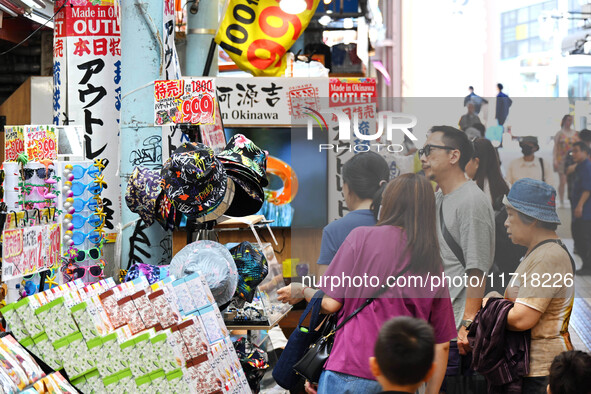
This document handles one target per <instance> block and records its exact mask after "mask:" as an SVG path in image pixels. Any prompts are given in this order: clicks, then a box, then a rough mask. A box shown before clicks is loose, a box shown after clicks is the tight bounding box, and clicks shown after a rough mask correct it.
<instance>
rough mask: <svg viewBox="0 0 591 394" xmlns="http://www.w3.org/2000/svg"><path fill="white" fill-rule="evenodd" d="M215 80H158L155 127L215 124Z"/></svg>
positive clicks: (155, 85) (155, 100) (155, 92)
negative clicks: (180, 124) (182, 124)
mask: <svg viewBox="0 0 591 394" xmlns="http://www.w3.org/2000/svg"><path fill="white" fill-rule="evenodd" d="M215 102H216V99H215V83H214V79H213V78H190V79H173V80H168V81H154V119H155V120H154V124H156V125H160V126H161V125H165V124H179V123H188V124H196V125H199V124H214V123H215V116H216V113H215V112H216V111H215Z"/></svg>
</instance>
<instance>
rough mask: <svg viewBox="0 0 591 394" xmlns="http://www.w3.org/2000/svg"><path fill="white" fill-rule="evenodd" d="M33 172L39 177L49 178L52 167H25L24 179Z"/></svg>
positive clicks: (30, 176)
mask: <svg viewBox="0 0 591 394" xmlns="http://www.w3.org/2000/svg"><path fill="white" fill-rule="evenodd" d="M35 174H37V176H38V177H39V178H41V179H45V178H49V177H50V176H51V175H52V174H53V168H49V169H47V170H46V169H45V168H25V180H29V179H31V178H32V177H34V176H35Z"/></svg>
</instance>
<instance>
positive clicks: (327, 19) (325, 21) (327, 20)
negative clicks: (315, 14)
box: [318, 15, 332, 26]
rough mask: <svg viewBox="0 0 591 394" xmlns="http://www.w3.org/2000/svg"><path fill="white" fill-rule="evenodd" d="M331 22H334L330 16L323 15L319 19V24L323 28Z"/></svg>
mask: <svg viewBox="0 0 591 394" xmlns="http://www.w3.org/2000/svg"><path fill="white" fill-rule="evenodd" d="M330 22H332V18H331V17H330V16H328V15H323V16H321V17H320V19H318V23H320V24H321V25H322V26H327V25H328V24H329V23H330Z"/></svg>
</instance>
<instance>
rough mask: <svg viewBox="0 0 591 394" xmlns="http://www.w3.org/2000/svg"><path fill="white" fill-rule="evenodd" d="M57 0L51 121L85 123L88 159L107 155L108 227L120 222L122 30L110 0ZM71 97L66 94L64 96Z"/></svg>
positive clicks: (86, 155)
mask: <svg viewBox="0 0 591 394" xmlns="http://www.w3.org/2000/svg"><path fill="white" fill-rule="evenodd" d="M63 5H64V1H63V0H58V1H56V2H55V6H54V9H55V11H56V12H57V14H56V16H55V29H54V46H53V49H54V50H53V58H54V61H53V82H54V90H53V110H54V119H53V123H54V124H56V125H60V126H61V125H80V126H82V127H83V128H84V137H83V138H84V139H83V142H84V150H85V158H86V159H87V160H94V159H106V160H105V163H106V166H105V169H104V170H103V175H104V179H105V181H106V183H107V186H106V187H105V189H104V190H103V193H102V196H103V204H104V207H105V213H106V214H107V216H106V218H105V230H106V231H107V232H109V231H113V230H115V225H116V224H117V223H120V222H121V219H120V214H121V212H120V211H121V209H120V206H121V195H120V183H121V182H120V179H119V176H118V175H117V168H118V163H119V118H120V111H121V31H120V26H119V19H118V11H117V7H116V5H115V4H114V3H113V1H112V0H91V1H87V0H76V1H71V2H67V3H66V6H65V7H62V6H63ZM66 98H67V99H66Z"/></svg>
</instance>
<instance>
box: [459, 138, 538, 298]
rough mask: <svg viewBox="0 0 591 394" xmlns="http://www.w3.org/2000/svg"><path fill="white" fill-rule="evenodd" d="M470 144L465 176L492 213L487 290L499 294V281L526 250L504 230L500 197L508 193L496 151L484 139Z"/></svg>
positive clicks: (504, 213) (504, 211)
mask: <svg viewBox="0 0 591 394" xmlns="http://www.w3.org/2000/svg"><path fill="white" fill-rule="evenodd" d="M473 144H474V155H473V156H472V159H471V160H470V161H469V162H468V164H466V175H467V176H468V178H470V179H472V180H474V181H475V182H476V184H477V185H478V187H479V188H480V189H481V190H482V191H484V193H485V194H486V195H487V197H489V199H490V202H491V204H492V207H493V210H494V213H495V258H494V263H493V267H492V269H491V272H490V273H489V274H492V275H491V276H489V278H491V279H492V280H489V281H488V287H487V291H493V290H494V291H498V292H499V293H502V292H503V290H504V286H503V283H502V280H501V279H502V278H503V277H505V278H508V277H510V274H511V273H512V272H515V269H516V268H517V266H518V265H519V260H520V259H521V258H522V257H523V256H524V255H525V252H526V251H527V248H525V247H524V246H521V245H516V244H514V243H513V242H511V240H510V239H509V236H508V235H507V230H506V229H505V224H504V223H505V220H507V209H506V207H505V205H504V204H503V196H505V195H506V194H508V193H509V185H508V184H507V182H506V181H505V180H504V179H503V175H502V174H501V165H500V163H499V156H498V154H497V151H496V150H495V148H494V147H493V145H492V143H491V142H490V141H489V140H487V139H486V138H478V139H476V140H474V141H473Z"/></svg>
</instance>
